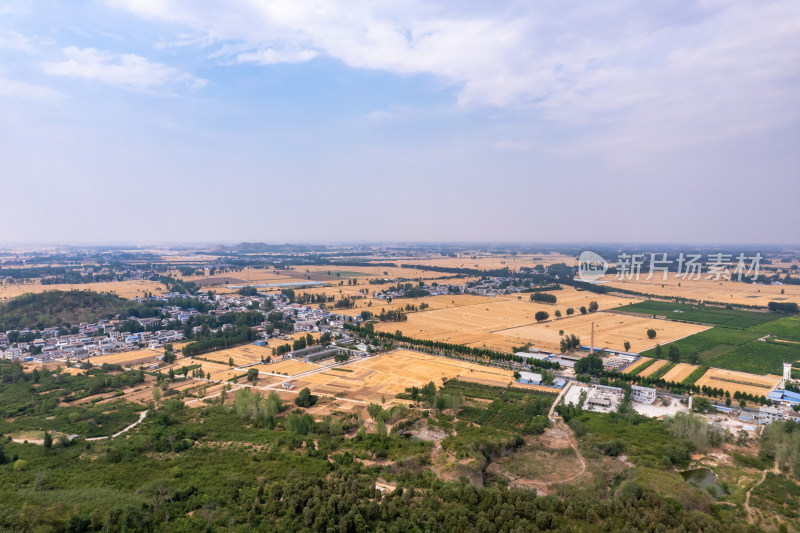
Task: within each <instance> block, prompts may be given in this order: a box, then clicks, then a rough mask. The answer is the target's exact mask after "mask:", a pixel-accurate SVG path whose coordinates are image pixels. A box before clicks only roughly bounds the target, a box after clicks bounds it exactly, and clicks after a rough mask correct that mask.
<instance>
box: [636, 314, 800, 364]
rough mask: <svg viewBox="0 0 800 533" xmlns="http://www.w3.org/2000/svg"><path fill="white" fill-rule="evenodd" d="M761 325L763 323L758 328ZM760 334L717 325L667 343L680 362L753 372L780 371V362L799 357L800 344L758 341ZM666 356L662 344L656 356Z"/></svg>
mask: <svg viewBox="0 0 800 533" xmlns="http://www.w3.org/2000/svg"><path fill="white" fill-rule="evenodd" d="M763 326H766V324H762V325H761V326H758V327H759V328H760V327H763ZM763 335H764V334H763V333H758V332H755V331H752V330H750V329H748V330H736V329H730V328H725V327H719V326H718V327H715V328H712V329H709V330H707V331H703V332H700V333H697V334H695V335H692V336H691V337H687V338H685V339H680V340H678V341H675V342H673V343H670V344H669V346H675V347H676V348H677V349H678V350H679V352H680V358H681V360H682V361H697V362H699V363H702V364H705V365H708V366H714V367H719V368H726V369H729V370H739V371H742V372H752V373H754V374H769V373H771V374H781V373H782V367H783V363H784V362H794V361H797V360H799V359H800V346H798V345H795V344H792V343H780V342H776V341H773V340H761V338H762V336H763ZM644 355H647V356H649V357H658V356H657V354H656V350H654V349H651V350H648V351H646V352H644ZM667 355H668V350H667V346H662V348H661V355H660V357H667Z"/></svg>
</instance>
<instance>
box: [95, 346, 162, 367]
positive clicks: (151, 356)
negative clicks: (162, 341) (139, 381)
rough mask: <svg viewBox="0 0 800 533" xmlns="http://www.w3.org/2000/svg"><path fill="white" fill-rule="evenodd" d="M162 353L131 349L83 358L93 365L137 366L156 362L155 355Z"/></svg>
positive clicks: (160, 351) (159, 351)
mask: <svg viewBox="0 0 800 533" xmlns="http://www.w3.org/2000/svg"><path fill="white" fill-rule="evenodd" d="M159 355H164V351H163V350H149V349H145V350H131V351H128V352H120V353H113V354H108V355H96V356H94V357H89V358H87V359H85V360H86V361H88V362H90V363H92V364H93V365H98V366H99V365H102V364H103V363H108V364H115V365H122V366H127V367H133V366H136V367H138V366H139V365H145V364H153V363H156V362H158V361H157V359H156V357H158V356H159Z"/></svg>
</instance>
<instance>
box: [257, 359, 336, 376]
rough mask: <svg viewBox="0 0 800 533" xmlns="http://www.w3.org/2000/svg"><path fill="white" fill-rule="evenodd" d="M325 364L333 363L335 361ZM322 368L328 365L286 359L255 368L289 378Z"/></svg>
mask: <svg viewBox="0 0 800 533" xmlns="http://www.w3.org/2000/svg"><path fill="white" fill-rule="evenodd" d="M324 362H326V363H333V359H331V360H330V361H324ZM322 366H326V365H315V364H313V363H306V362H305V361H299V360H296V359H285V360H283V361H279V362H277V363H270V364H268V365H256V367H255V368H257V369H258V370H259V371H261V372H273V373H275V374H288V375H289V376H294V375H296V374H301V373H303V372H308V371H310V370H317V369H319V368H321V367H322Z"/></svg>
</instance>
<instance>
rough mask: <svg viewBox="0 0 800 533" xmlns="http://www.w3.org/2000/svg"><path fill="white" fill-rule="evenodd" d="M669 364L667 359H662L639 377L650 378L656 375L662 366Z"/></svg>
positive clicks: (643, 371)
mask: <svg viewBox="0 0 800 533" xmlns="http://www.w3.org/2000/svg"><path fill="white" fill-rule="evenodd" d="M668 362H669V361H667V360H666V359H661V360H659V361H656V362H655V363H653V364H652V365H650V366H648V367H647V368H645V369H644V370H642V371H641V372H640V373H639V375H640V376H642V377H643V378H646V377H647V376H649V375H651V374H655V373H656V372H657V371H658V369H659V368H661V367H662V366H664V365H666V364H667V363H668Z"/></svg>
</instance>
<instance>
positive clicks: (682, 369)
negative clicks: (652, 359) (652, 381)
mask: <svg viewBox="0 0 800 533" xmlns="http://www.w3.org/2000/svg"><path fill="white" fill-rule="evenodd" d="M696 368H697V365H690V364H688V363H678V364H677V365H675V366H674V367H672V369H671V370H670V371H669V372H667V373H666V374H664V380H665V381H674V382H676V383H679V382H681V381H683V380H684V379H686V378H688V377H689V374H691V373H692V372H694V371H695V369H696Z"/></svg>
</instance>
